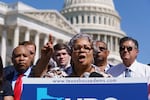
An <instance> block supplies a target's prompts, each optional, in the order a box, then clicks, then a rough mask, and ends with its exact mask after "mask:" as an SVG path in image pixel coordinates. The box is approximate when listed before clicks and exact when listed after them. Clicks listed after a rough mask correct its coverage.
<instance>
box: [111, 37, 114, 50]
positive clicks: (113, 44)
mask: <svg viewBox="0 0 150 100" xmlns="http://www.w3.org/2000/svg"><path fill="white" fill-rule="evenodd" d="M113 45H114V44H113V37H112V36H110V50H111V51H113V50H114V49H113V47H114V46H113Z"/></svg>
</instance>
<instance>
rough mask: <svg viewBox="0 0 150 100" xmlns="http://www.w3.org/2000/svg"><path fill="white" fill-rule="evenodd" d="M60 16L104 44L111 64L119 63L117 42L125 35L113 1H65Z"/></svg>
mask: <svg viewBox="0 0 150 100" xmlns="http://www.w3.org/2000/svg"><path fill="white" fill-rule="evenodd" d="M61 14H62V15H64V16H65V17H66V19H67V20H68V21H69V22H70V23H71V24H72V25H73V26H74V27H77V28H79V29H80V31H81V32H82V33H87V34H90V35H91V36H92V37H93V39H94V40H102V41H104V42H106V43H107V44H108V49H109V50H110V55H109V57H108V61H109V62H110V63H111V64H113V65H114V64H117V63H120V62H121V59H120V57H119V53H118V48H119V47H118V46H119V45H118V42H119V39H120V38H122V37H123V36H125V35H126V34H125V33H124V32H123V31H122V30H121V27H120V16H119V14H118V12H117V11H116V9H115V7H114V3H113V0H65V4H64V8H63V9H62V11H61Z"/></svg>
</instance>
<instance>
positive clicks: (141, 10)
mask: <svg viewBox="0 0 150 100" xmlns="http://www.w3.org/2000/svg"><path fill="white" fill-rule="evenodd" d="M1 1H3V2H6V3H14V2H17V1H22V2H24V3H26V4H28V5H31V6H33V7H35V8H39V9H57V10H61V8H62V7H63V3H64V0H1ZM114 4H115V8H116V10H117V11H118V12H119V15H120V16H121V28H122V30H123V31H124V32H125V33H126V34H127V35H128V36H131V37H133V38H135V39H137V40H138V42H139V55H138V61H140V62H142V63H145V64H147V63H150V45H149V43H150V0H114Z"/></svg>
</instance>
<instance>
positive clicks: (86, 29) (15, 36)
mask: <svg viewBox="0 0 150 100" xmlns="http://www.w3.org/2000/svg"><path fill="white" fill-rule="evenodd" d="M77 33H87V34H89V35H91V36H92V37H93V39H94V40H102V41H104V42H106V43H107V44H108V49H109V50H110V55H109V57H108V61H109V63H111V64H113V65H115V64H118V63H120V62H121V59H120V56H119V51H118V48H119V45H118V42H119V39H120V38H122V37H123V36H126V34H125V33H124V32H123V31H122V30H121V18H120V16H119V13H118V12H117V11H116V9H115V5H114V2H113V0H64V6H63V8H62V10H61V11H60V12H59V11H57V10H51V9H49V10H41V9H36V8H34V7H31V6H29V5H27V4H24V3H23V2H16V3H12V4H7V3H4V2H0V53H1V56H2V59H3V63H4V65H7V64H11V53H12V50H13V48H15V47H16V46H17V45H18V43H19V42H21V41H33V42H34V43H35V44H36V46H37V51H36V59H35V60H37V59H38V58H39V56H40V49H41V47H42V46H43V45H44V43H46V42H47V41H48V36H49V34H52V36H53V37H54V40H53V42H54V44H56V43H59V42H63V43H67V42H68V41H69V40H70V39H71V38H72V36H73V35H75V34H77Z"/></svg>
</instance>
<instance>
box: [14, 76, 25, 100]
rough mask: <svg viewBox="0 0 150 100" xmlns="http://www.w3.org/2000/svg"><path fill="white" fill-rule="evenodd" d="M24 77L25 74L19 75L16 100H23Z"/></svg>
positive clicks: (16, 84) (15, 94)
mask: <svg viewBox="0 0 150 100" xmlns="http://www.w3.org/2000/svg"><path fill="white" fill-rule="evenodd" d="M22 77H23V74H21V75H19V77H18V78H17V80H16V83H15V87H14V100H21V93H22Z"/></svg>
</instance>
